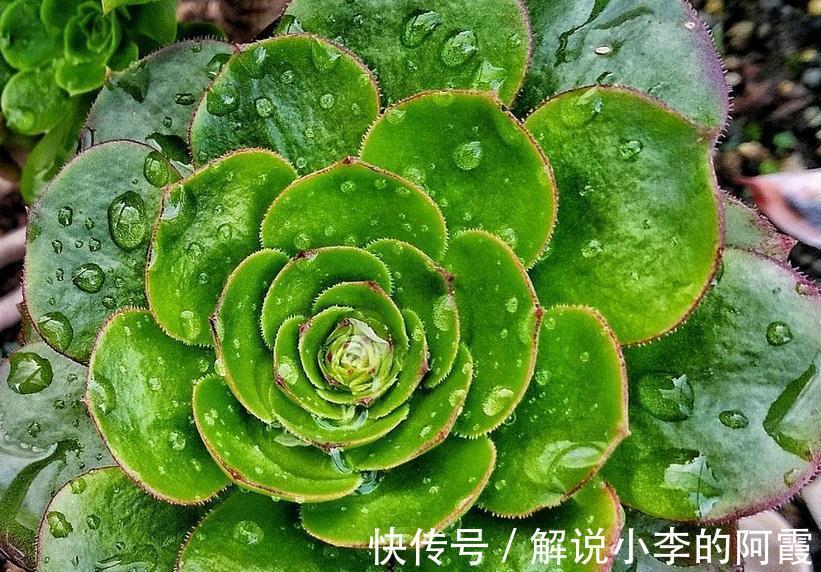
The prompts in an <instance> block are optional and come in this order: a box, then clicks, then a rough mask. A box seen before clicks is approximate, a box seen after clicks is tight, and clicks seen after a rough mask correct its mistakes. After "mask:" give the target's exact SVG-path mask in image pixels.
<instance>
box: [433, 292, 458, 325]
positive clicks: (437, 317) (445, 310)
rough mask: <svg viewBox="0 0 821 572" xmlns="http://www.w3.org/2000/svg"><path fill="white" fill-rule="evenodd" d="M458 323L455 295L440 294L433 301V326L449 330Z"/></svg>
mask: <svg viewBox="0 0 821 572" xmlns="http://www.w3.org/2000/svg"><path fill="white" fill-rule="evenodd" d="M454 323H456V300H455V299H454V297H453V296H450V295H445V296H440V297H439V298H437V299H436V301H435V302H434V303H433V327H435V328H436V329H437V330H440V331H443V332H447V331H448V330H450V329H451V327H453V324H454Z"/></svg>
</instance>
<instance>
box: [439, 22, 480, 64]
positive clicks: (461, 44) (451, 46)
mask: <svg viewBox="0 0 821 572" xmlns="http://www.w3.org/2000/svg"><path fill="white" fill-rule="evenodd" d="M478 51H479V41H478V40H477V38H476V32H474V31H473V30H464V31H461V32H456V33H455V34H453V35H452V36H450V37H449V38H448V39H447V40H445V43H444V44H443V45H442V62H443V63H444V64H445V65H446V66H447V67H449V68H455V67H459V66H461V65H463V64H465V63H467V61H468V60H470V59H471V58H472V57H473V56H474V55H475V54H476V52H478Z"/></svg>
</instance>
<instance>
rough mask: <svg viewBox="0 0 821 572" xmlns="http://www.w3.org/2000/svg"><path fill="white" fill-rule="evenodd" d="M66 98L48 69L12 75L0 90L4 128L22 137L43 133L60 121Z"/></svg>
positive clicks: (45, 67)
mask: <svg viewBox="0 0 821 572" xmlns="http://www.w3.org/2000/svg"><path fill="white" fill-rule="evenodd" d="M68 99H69V98H68V96H67V95H66V94H65V92H63V91H62V90H61V89H60V86H59V85H57V82H56V81H55V75H54V70H53V69H52V68H50V67H48V66H44V67H40V68H36V69H31V70H26V71H21V72H18V73H16V74H14V75H13V76H12V77H11V79H9V81H8V83H7V84H6V86H5V87H4V88H3V95H2V97H1V98H0V106H1V107H2V109H3V114H4V115H5V116H6V124H7V125H8V126H9V127H11V128H12V129H15V130H16V131H18V132H20V133H23V134H26V135H37V134H39V133H44V132H46V131H48V130H49V129H51V128H52V127H54V126H55V125H56V124H57V122H59V121H60V119H61V116H62V113H63V110H64V108H65V105H66V104H67V102H68Z"/></svg>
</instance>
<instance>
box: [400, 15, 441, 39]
mask: <svg viewBox="0 0 821 572" xmlns="http://www.w3.org/2000/svg"><path fill="white" fill-rule="evenodd" d="M441 24H442V17H441V16H440V15H439V14H437V13H436V12H433V11H427V12H416V13H414V14H411V15H410V17H408V19H407V20H405V26H404V27H403V28H402V43H403V44H405V46H407V47H408V48H415V47H417V46H420V45H422V44H423V43H424V42H425V40H427V39H428V38H429V37H430V35H431V34H432V33H433V31H434V30H435V29H436V28H438V27H439V25H441Z"/></svg>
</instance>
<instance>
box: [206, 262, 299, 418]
mask: <svg viewBox="0 0 821 572" xmlns="http://www.w3.org/2000/svg"><path fill="white" fill-rule="evenodd" d="M287 261H288V258H287V257H286V256H285V255H284V254H281V253H279V252H276V251H273V250H261V251H259V252H256V253H254V254H252V255H251V256H249V257H248V258H246V259H245V260H243V261H242V263H241V264H240V265H239V266H237V268H236V270H234V271H233V272H232V273H231V275H230V276H229V277H228V280H227V282H226V284H225V290H223V292H222V296H221V297H220V301H219V303H218V304H217V309H216V311H215V312H214V318H213V326H214V328H213V329H214V344H215V346H216V348H217V355H218V356H219V358H220V360H221V361H222V365H223V367H224V368H225V377H226V380H227V382H228V385H229V387H231V390H232V391H233V392H234V395H235V396H236V397H237V399H239V401H240V402H241V403H242V405H243V407H245V409H247V410H248V411H250V412H251V413H253V414H254V415H256V416H257V417H258V418H259V419H261V420H262V421H265V422H266V423H270V422H271V421H273V420H274V416H273V414H272V413H271V408H270V405H268V398H267V395H268V391H270V388H271V387H273V386H274V383H275V382H274V369H273V361H272V360H273V356H272V354H271V351H270V350H269V349H268V347H267V346H266V345H265V340H263V339H262V332H261V329H260V325H259V324H260V315H261V314H262V300H263V299H264V298H265V293H266V292H267V291H268V287H269V286H270V284H271V282H272V281H273V279H274V277H275V276H276V275H277V274H278V273H279V271H280V270H281V269H282V267H283V266H285V264H286V263H287Z"/></svg>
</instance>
